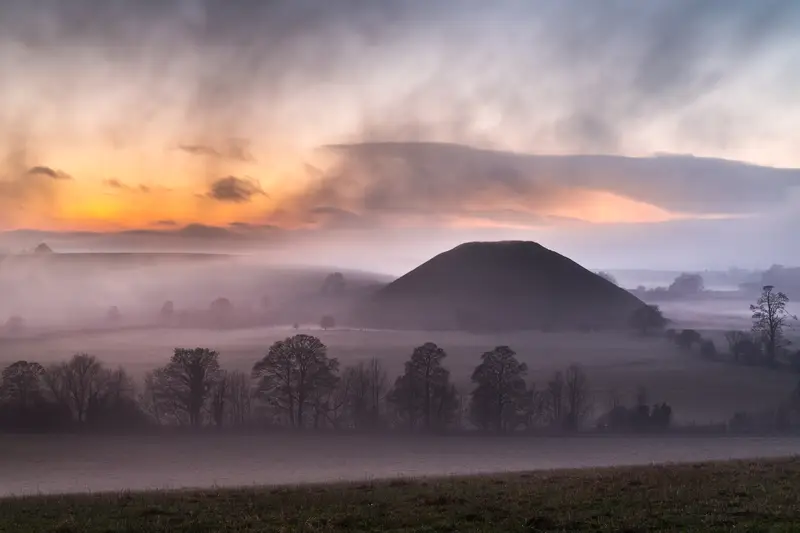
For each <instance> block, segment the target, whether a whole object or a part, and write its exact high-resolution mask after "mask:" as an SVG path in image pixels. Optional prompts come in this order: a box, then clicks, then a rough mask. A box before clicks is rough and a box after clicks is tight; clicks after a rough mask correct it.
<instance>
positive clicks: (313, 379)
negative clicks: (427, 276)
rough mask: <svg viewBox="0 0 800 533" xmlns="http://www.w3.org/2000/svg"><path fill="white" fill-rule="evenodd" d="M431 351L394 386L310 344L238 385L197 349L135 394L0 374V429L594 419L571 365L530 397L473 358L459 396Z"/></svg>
mask: <svg viewBox="0 0 800 533" xmlns="http://www.w3.org/2000/svg"><path fill="white" fill-rule="evenodd" d="M446 358H447V353H446V352H445V351H444V350H443V349H442V348H441V347H439V346H437V345H436V344H434V343H430V342H429V343H425V344H423V345H422V346H418V347H417V348H415V349H414V351H413V352H412V354H411V357H410V358H409V360H408V361H407V362H406V363H405V365H404V369H403V373H402V374H401V375H400V376H398V377H397V378H396V379H395V380H394V382H393V383H391V382H390V381H389V379H388V376H387V374H386V372H385V370H384V368H383V366H382V364H381V362H380V361H379V360H377V359H371V360H369V361H363V362H359V363H357V364H354V365H351V366H347V367H345V368H343V369H341V370H340V365H339V362H338V360H337V359H335V358H331V357H329V356H328V353H327V348H326V346H325V345H324V344H323V343H322V342H321V341H320V340H319V339H318V338H316V337H313V336H310V335H304V334H299V335H294V336H292V337H289V338H286V339H284V340H281V341H278V342H276V343H274V344H273V345H272V346H271V347H270V349H269V351H268V352H267V354H266V355H265V356H264V357H263V358H262V359H261V360H259V361H257V362H256V363H255V365H254V366H253V368H252V371H251V372H250V373H249V374H246V373H243V372H239V371H228V370H224V369H222V368H221V367H220V363H219V354H218V353H217V352H215V351H213V350H210V349H207V348H192V349H186V348H177V349H175V351H174V353H173V355H172V357H171V358H170V360H169V362H168V363H167V364H166V365H164V366H163V367H160V368H157V369H155V370H154V371H152V372H150V373H148V374H147V375H146V377H145V379H144V382H143V384H142V386H141V387H136V386H135V383H134V381H133V380H132V379H131V378H130V376H129V375H128V374H127V373H126V372H125V370H124V369H122V368H118V369H109V368H106V367H105V366H104V365H103V364H102V363H101V362H100V361H98V360H97V359H96V358H95V357H93V356H90V355H87V354H77V355H75V356H73V357H72V358H71V359H70V360H69V361H66V362H63V363H59V364H54V365H51V366H49V367H47V368H45V367H43V366H42V365H40V364H38V363H35V362H28V361H18V362H16V363H14V364H12V365H10V366H8V367H7V368H6V369H5V370H4V371H3V373H2V381H1V382H0V400H2V401H1V402H0V425H3V426H5V427H16V428H41V429H54V428H61V427H67V426H74V425H80V426H84V427H104V428H107V427H126V428H127V427H143V426H146V425H148V424H149V425H160V426H189V427H195V428H197V427H200V426H204V425H214V426H218V427H224V426H239V427H241V426H251V425H255V424H258V425H267V426H273V427H275V426H284V427H292V428H318V429H319V428H332V429H346V430H384V429H398V430H407V431H425V432H435V431H446V430H452V429H457V428H467V427H474V428H477V429H479V430H483V431H490V432H497V433H508V432H513V431H516V430H520V429H525V430H532V429H534V428H545V427H546V428H555V429H559V430H571V431H574V430H578V429H580V428H581V427H583V426H585V425H586V423H587V422H588V419H589V417H590V415H591V414H592V411H593V402H592V398H591V395H590V389H589V383H588V379H587V376H586V374H585V373H584V371H583V370H582V369H581V368H580V367H579V366H575V365H573V366H570V367H569V368H568V369H567V370H566V371H565V372H557V373H555V374H554V375H553V376H552V377H551V379H550V380H548V381H547V383H546V384H545V386H544V387H543V388H542V389H541V390H539V389H538V388H537V387H536V385H535V384H534V383H532V382H530V381H528V380H527V373H528V369H527V367H526V365H525V364H524V363H521V362H520V361H519V360H518V359H517V357H516V354H515V353H514V351H513V350H512V349H511V348H509V347H508V346H498V347H496V348H494V349H493V350H490V351H488V352H486V353H484V354H483V355H482V356H481V359H480V362H479V364H478V365H477V366H476V368H475V369H474V371H473V373H472V375H471V382H472V385H473V387H472V391H471V392H470V393H469V394H467V395H463V394H462V393H461V392H460V391H459V390H458V389H457V388H456V386H455V385H454V384H453V383H452V381H451V378H450V372H449V370H448V369H447V368H446V366H445V365H444V361H445V359H446Z"/></svg>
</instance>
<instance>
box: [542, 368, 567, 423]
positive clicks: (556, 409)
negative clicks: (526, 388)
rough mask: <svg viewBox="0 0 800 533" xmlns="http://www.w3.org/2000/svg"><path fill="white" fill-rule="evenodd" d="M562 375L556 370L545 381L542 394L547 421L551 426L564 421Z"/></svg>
mask: <svg viewBox="0 0 800 533" xmlns="http://www.w3.org/2000/svg"><path fill="white" fill-rule="evenodd" d="M564 404H565V402H564V375H563V374H562V373H561V372H556V373H555V374H553V377H552V378H551V379H550V381H548V382H547V390H546V391H545V396H544V411H545V416H546V418H547V422H548V423H549V425H550V426H552V427H558V426H561V425H562V424H563V422H564V411H565V406H564Z"/></svg>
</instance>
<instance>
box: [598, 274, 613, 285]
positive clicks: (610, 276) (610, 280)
mask: <svg viewBox="0 0 800 533" xmlns="http://www.w3.org/2000/svg"><path fill="white" fill-rule="evenodd" d="M597 275H598V276H600V277H601V278H603V279H604V280H606V281H607V282H609V283H613V284H614V285H617V278H615V277H614V276H612V275H611V274H609V273H608V272H603V271H600V272H597Z"/></svg>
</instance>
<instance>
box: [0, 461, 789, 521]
mask: <svg viewBox="0 0 800 533" xmlns="http://www.w3.org/2000/svg"><path fill="white" fill-rule="evenodd" d="M798 479H800V461H798V460H797V459H785V460H773V461H755V462H752V461H748V462H744V461H739V462H727V463H705V464H694V465H666V466H650V467H636V468H615V469H598V470H575V471H555V472H548V473H529V474H506V475H496V476H482V477H470V478H449V479H438V480H433V479H431V480H408V481H406V480H396V481H388V482H381V483H372V484H347V485H343V484H340V485H328V486H309V487H303V488H274V489H266V488H265V489H237V490H207V491H192V492H163V493H159V492H150V493H124V494H98V495H79V496H67V497H59V496H50V497H27V498H18V499H8V500H0V531H15V532H19V533H27V532H34V531H36V532H39V531H59V532H62V533H69V532H76V533H77V532H100V531H102V532H112V531H139V532H157V531H171V532H181V531H192V532H197V531H209V532H211V531H215V532H216V531H236V532H250V531H252V532H255V531H307V532H322V531H326V532H330V531H503V532H513V531H731V530H734V529H736V530H741V531H796V530H797V529H796V528H797V523H798V519H800V492H798V490H797V489H798Z"/></svg>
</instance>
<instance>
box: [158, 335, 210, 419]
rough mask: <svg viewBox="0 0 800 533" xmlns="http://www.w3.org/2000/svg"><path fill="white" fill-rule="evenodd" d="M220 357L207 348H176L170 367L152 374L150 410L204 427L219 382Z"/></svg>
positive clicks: (162, 415) (168, 365)
mask: <svg viewBox="0 0 800 533" xmlns="http://www.w3.org/2000/svg"><path fill="white" fill-rule="evenodd" d="M219 376H220V369H219V354H218V353H217V352H215V351H214V350H210V349H208V348H191V349H190V348H175V352H174V353H173V355H172V358H171V359H170V361H169V363H167V365H166V366H164V367H162V368H160V369H157V370H156V371H154V372H152V373H151V374H150V375H149V376H148V378H147V380H146V385H147V386H149V387H150V388H151V390H150V391H148V393H147V396H148V397H149V399H151V402H150V409H151V412H152V409H153V408H154V409H156V411H157V413H158V414H157V415H156V416H157V417H158V418H161V417H167V418H172V419H173V420H175V421H177V422H178V423H183V422H188V424H189V425H190V426H192V427H198V426H200V425H202V423H203V416H202V414H203V409H204V408H205V407H206V404H207V403H208V400H209V398H210V396H211V393H212V391H213V390H214V387H215V385H216V383H217V381H218V380H219Z"/></svg>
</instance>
